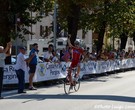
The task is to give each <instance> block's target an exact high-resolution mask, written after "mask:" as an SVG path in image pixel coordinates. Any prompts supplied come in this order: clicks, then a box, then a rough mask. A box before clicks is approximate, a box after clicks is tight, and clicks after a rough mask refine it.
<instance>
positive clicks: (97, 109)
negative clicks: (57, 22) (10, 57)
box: [0, 71, 135, 110]
mask: <svg viewBox="0 0 135 110" xmlns="http://www.w3.org/2000/svg"><path fill="white" fill-rule="evenodd" d="M16 92H17V91H16V90H14V91H9V92H4V93H3V96H5V99H2V100H0V110H135V71H130V72H123V73H119V74H112V75H109V76H104V77H98V78H91V79H87V80H85V81H82V82H81V87H80V89H79V91H78V92H74V91H72V93H71V94H70V95H65V93H64V89H63V84H59V85H54V86H49V87H43V88H38V90H36V91H29V90H28V91H27V93H26V94H16Z"/></svg>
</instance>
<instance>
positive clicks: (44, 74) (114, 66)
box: [3, 59, 135, 84]
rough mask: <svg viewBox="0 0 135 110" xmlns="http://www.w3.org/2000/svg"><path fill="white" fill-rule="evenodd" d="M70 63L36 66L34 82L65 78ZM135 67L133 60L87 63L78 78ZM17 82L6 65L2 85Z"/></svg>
mask: <svg viewBox="0 0 135 110" xmlns="http://www.w3.org/2000/svg"><path fill="white" fill-rule="evenodd" d="M69 65H70V63H66V62H61V63H46V62H45V63H39V64H38V65H37V69H36V73H35V77H34V82H39V81H47V80H53V79H60V78H65V77H66V74H67V70H66V69H67V67H69ZM134 66H135V59H123V60H118V59H116V60H114V61H113V60H107V61H88V62H85V63H81V71H80V76H81V77H82V76H83V75H85V74H100V73H104V72H109V71H114V70H118V69H123V68H131V67H134ZM28 78H29V73H28V70H26V72H25V82H26V83H27V82H28ZM17 82H18V79H17V76H16V73H15V69H14V65H6V66H5V68H4V80H3V84H16V83H17Z"/></svg>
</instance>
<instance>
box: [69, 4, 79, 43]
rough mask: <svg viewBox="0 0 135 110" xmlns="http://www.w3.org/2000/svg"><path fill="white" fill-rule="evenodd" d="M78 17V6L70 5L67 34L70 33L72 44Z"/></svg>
mask: <svg viewBox="0 0 135 110" xmlns="http://www.w3.org/2000/svg"><path fill="white" fill-rule="evenodd" d="M79 17H80V7H79V6H78V5H76V4H72V5H71V15H70V16H68V17H67V21H68V34H70V35H71V39H70V40H71V43H72V44H74V41H75V40H76V36H77V30H78V23H79Z"/></svg>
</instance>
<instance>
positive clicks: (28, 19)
mask: <svg viewBox="0 0 135 110" xmlns="http://www.w3.org/2000/svg"><path fill="white" fill-rule="evenodd" d="M53 1H54V0H8V1H7V2H1V4H3V6H4V7H10V8H9V9H8V8H7V10H5V11H6V12H7V13H8V14H7V16H6V19H7V23H8V22H9V26H8V27H9V30H10V32H9V33H8V35H9V36H8V37H12V38H13V39H15V38H16V37H15V36H16V34H15V23H17V31H18V32H23V34H24V35H25V34H32V33H31V32H29V30H27V29H26V26H31V25H32V24H35V23H36V22H37V21H40V20H41V18H42V15H41V14H42V13H45V14H46V15H47V14H48V12H50V11H51V10H52V8H53ZM1 8H2V7H1ZM32 12H36V16H32V15H31V13H32ZM1 16H3V15H1ZM18 18H19V19H20V22H18V21H16V20H17V19H18ZM0 30H2V27H0ZM2 31H6V30H2ZM23 34H18V36H19V37H20V38H21V39H24V37H23V36H22V35H23ZM0 36H3V35H0Z"/></svg>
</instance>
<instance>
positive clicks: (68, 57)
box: [62, 46, 72, 62]
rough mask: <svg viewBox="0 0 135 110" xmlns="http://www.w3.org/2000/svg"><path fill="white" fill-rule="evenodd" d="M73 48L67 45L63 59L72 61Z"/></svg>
mask: <svg viewBox="0 0 135 110" xmlns="http://www.w3.org/2000/svg"><path fill="white" fill-rule="evenodd" d="M71 50H72V49H71V48H70V47H69V46H66V51H65V52H64V54H63V56H62V61H65V62H68V61H71Z"/></svg>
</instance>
